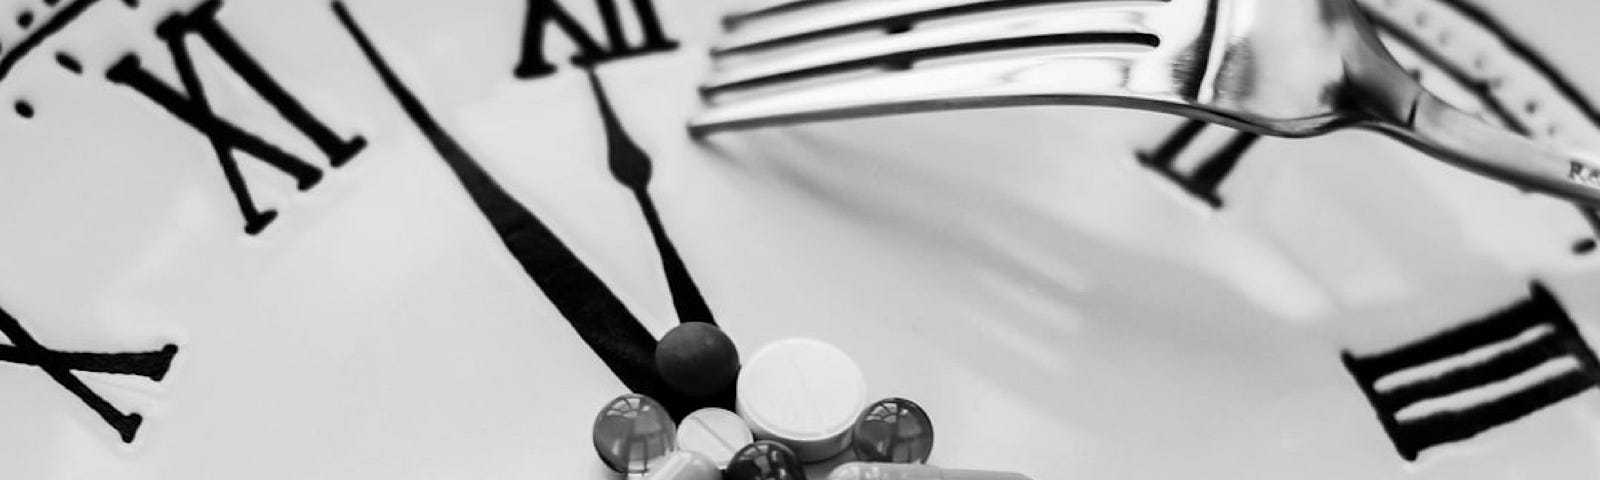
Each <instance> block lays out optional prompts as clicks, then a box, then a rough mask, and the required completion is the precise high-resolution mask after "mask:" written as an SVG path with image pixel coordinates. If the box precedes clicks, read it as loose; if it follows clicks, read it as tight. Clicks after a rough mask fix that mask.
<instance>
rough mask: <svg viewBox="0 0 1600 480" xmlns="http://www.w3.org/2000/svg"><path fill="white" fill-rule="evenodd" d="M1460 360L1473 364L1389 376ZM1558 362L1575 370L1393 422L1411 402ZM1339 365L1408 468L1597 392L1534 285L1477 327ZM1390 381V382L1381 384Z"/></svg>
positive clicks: (1579, 341) (1573, 343) (1587, 356)
mask: <svg viewBox="0 0 1600 480" xmlns="http://www.w3.org/2000/svg"><path fill="white" fill-rule="evenodd" d="M1468 356H1472V357H1478V358H1481V360H1477V361H1473V362H1469V363H1467V364H1465V365H1459V366H1453V368H1447V369H1445V370H1444V371H1443V372H1442V373H1438V374H1436V375H1432V376H1427V377H1426V378H1420V379H1410V380H1407V379H1404V378H1402V376H1401V375H1396V374H1399V373H1401V372H1405V371H1408V370H1412V369H1418V368H1430V367H1432V368H1434V369H1437V368H1438V367H1449V366H1452V363H1451V362H1452V361H1454V362H1455V363H1460V360H1461V359H1462V358H1470V357H1468ZM1559 359H1571V360H1573V361H1575V363H1576V365H1577V367H1576V368H1571V369H1567V370H1565V371H1563V372H1562V373H1560V374H1559V375H1555V376H1552V377H1548V378H1546V379H1544V380H1541V381H1538V382H1537V383H1534V384H1533V385H1532V386H1529V387H1526V388H1523V389H1521V390H1520V391H1516V392H1512V393H1509V394H1506V395H1504V396H1500V397H1498V398H1493V399H1491V400H1489V401H1487V402H1483V403H1479V404H1476V405H1473V406H1469V407H1464V408H1460V409H1454V410H1446V411H1439V412H1437V413H1432V414H1429V415H1426V416H1421V417H1417V418H1409V419H1402V418H1401V416H1400V412H1401V410H1402V409H1405V408H1406V407H1408V406H1412V405H1415V404H1417V403H1418V402H1423V401H1426V400H1430V399H1440V398H1444V397H1447V396H1450V395H1454V394H1458V393H1462V392H1466V391H1469V390H1474V389H1478V388H1481V387H1487V386H1490V385H1494V384H1497V383H1500V382H1505V381H1508V380H1510V379H1512V377H1516V376H1518V375H1519V374H1522V373H1524V372H1528V371H1530V370H1532V369H1534V368H1536V367H1540V366H1541V365H1545V364H1546V363H1547V362H1550V361H1552V360H1559ZM1343 360H1344V365H1345V368H1347V369H1348V370H1349V371H1350V374H1351V375H1352V376H1354V377H1355V379H1356V383H1358V384H1360V386H1361V391H1362V393H1364V394H1366V397H1367V400H1368V401H1370V402H1371V403H1372V407H1373V408H1374V409H1375V410H1377V413H1378V421H1379V423H1381V424H1382V425H1383V429H1384V431H1385V432H1387V433H1388V434H1389V438H1390V440H1393V441H1394V446H1395V449H1396V450H1398V451H1399V453H1400V456H1401V457H1404V458H1405V459H1406V460H1415V459H1416V458H1417V455H1418V454H1419V453H1420V452H1421V451H1423V450H1425V449H1427V448H1430V447H1433V446H1435V445H1440V444H1444V443H1450V442H1455V441H1460V440H1465V439H1468V438H1471V437H1474V436H1476V435H1478V434H1480V433H1483V432H1484V431H1487V430H1489V429H1491V428H1494V427H1497V426H1500V425H1504V424H1507V423H1511V422H1513V421H1516V420H1517V419H1519V418H1522V417H1524V416H1527V415H1529V414H1532V413H1534V412H1537V411H1539V410H1541V409H1544V408H1545V407H1549V406H1551V405H1554V404H1556V403H1558V402H1561V401H1562V400H1566V399H1568V398H1571V397H1573V396H1576V395H1578V394H1580V393H1583V392H1585V391H1587V390H1588V389H1590V388H1595V387H1597V386H1600V360H1596V357H1595V354H1594V351H1592V350H1590V349H1589V346H1588V344H1586V343H1584V340H1583V337H1582V336H1581V335H1580V334H1579V332H1578V329H1577V326H1576V325H1574V324H1573V323H1572V319H1571V318H1569V317H1568V316H1567V313H1566V311H1564V310H1563V309H1562V308H1561V304H1560V303H1558V302H1557V301H1556V299H1555V297H1554V296H1552V295H1551V294H1550V292H1549V291H1547V290H1545V288H1544V287H1543V286H1541V285H1538V284H1535V285H1533V287H1532V295H1531V296H1530V297H1529V298H1528V299H1527V300H1524V301H1522V302H1519V303H1516V304H1514V305H1511V306H1509V307H1507V308H1505V309H1503V310H1500V311H1498V312H1495V313H1493V314H1491V315H1489V316H1487V317H1484V318H1482V319H1479V320H1476V321H1473V322H1471V323H1467V324H1465V325H1462V326H1460V327H1456V328H1454V329H1451V330H1449V331H1446V332H1443V333H1439V334H1437V335H1434V336H1432V337H1429V338H1425V339H1422V340H1420V341H1417V342H1415V343H1412V344H1409V345H1406V346H1403V347H1400V348H1397V349H1394V350H1392V351H1388V352H1384V353H1380V354H1375V355H1369V356H1356V355H1354V354H1352V353H1350V352H1345V353H1344V354H1343ZM1391 375H1394V376H1395V378H1394V379H1391V381H1384V379H1385V378H1386V377H1390V376H1391ZM1395 379H1399V381H1395Z"/></svg>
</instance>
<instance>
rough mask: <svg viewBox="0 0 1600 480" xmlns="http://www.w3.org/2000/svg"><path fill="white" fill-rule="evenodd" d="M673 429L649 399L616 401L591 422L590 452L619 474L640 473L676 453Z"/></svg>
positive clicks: (626, 397)
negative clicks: (592, 426)
mask: <svg viewBox="0 0 1600 480" xmlns="http://www.w3.org/2000/svg"><path fill="white" fill-rule="evenodd" d="M677 435H678V432H677V427H676V426H675V425H673V424H672V417H670V416H668V415H667V409H666V408H663V407H662V406H661V404H659V403H656V401H655V400H652V399H651V398H650V397H646V396H644V395H638V394H627V395H623V396H620V397H617V398H616V399H615V400H612V401H611V402H610V403H607V404H606V407H605V408H603V409H601V410H600V414H599V415H596V416H595V419H594V450H595V452H596V453H599V454H600V460H602V461H604V462H605V463H606V466H608V467H611V469H612V470H616V471H618V472H621V473H644V472H645V471H647V470H649V469H650V466H651V464H652V463H654V461H655V459H656V458H657V457H660V456H662V455H666V454H668V453H671V452H672V451H674V450H677V449H678V440H677Z"/></svg>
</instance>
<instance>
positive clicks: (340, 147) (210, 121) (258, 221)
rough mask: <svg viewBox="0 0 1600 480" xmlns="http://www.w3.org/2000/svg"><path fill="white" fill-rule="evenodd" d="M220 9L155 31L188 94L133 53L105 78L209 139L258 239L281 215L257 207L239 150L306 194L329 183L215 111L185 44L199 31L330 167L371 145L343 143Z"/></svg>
mask: <svg viewBox="0 0 1600 480" xmlns="http://www.w3.org/2000/svg"><path fill="white" fill-rule="evenodd" d="M221 6H222V3H221V1H220V0H209V1H207V2H205V3H202V4H200V6H199V7H197V8H195V9H194V10H193V11H191V12H189V13H188V14H182V13H179V14H174V15H172V16H170V17H168V18H166V19H165V20H164V21H162V22H161V24H160V25H159V26H157V27H156V34H157V35H158V36H159V37H160V38H161V39H162V40H164V41H165V42H166V44H167V49H168V53H169V54H171V56H172V61H173V64H174V65H176V66H177V70H178V76H179V77H180V78H181V79H182V82H183V88H182V90H179V89H175V88H173V87H171V86H168V85H167V84H166V83H164V82H163V81H161V80H160V79H158V78H156V76H155V75H154V74H152V73H150V72H149V71H148V70H145V69H144V67H143V66H142V65H141V64H140V61H139V57H137V56H135V55H133V54H128V55H126V56H124V57H122V59H121V60H119V61H118V62H117V63H116V64H115V65H113V66H112V67H111V69H109V70H107V71H106V79H107V80H110V81H112V82H114V83H118V84H122V85H126V86H128V87H130V88H132V89H133V90H135V91H137V92H139V93H140V94H143V95H144V96H145V97H148V98H149V99H150V100H151V101H154V102H155V103H156V104H158V105H160V106H161V107H162V108H164V109H166V110H167V111H168V112H170V113H171V114H172V115H173V116H175V117H177V118H178V119H179V120H181V121H183V122H184V123H186V124H188V125H189V126H190V127H192V128H194V129H195V130H198V131H199V132H200V133H202V134H204V135H205V136H206V137H207V138H208V139H210V141H211V146H212V148H213V149H214V150H215V151H216V156H217V160H218V162H219V163H221V165H222V172H223V174H224V175H225V176H226V177H227V181H228V187H229V188H230V189H231V190H232V191H233V196H234V199H235V200H236V201H237V202H238V205H239V213H240V214H242V215H243V216H244V220H245V227H244V231H245V233H247V234H250V235H255V234H257V233H260V232H261V230H262V229H264V228H266V227H267V225H269V224H271V223H272V221H273V220H274V219H276V218H277V212H276V211H274V210H270V209H268V210H262V209H260V208H259V207H257V206H256V204H255V200H254V199H253V198H252V197H251V196H250V189H249V187H248V185H246V184H245V180H244V176H243V175H242V174H241V173H240V172H239V165H238V162H236V161H235V160H234V158H233V151H234V150H238V151H241V152H245V153H248V154H250V155H251V156H254V157H256V158H257V159H260V160H261V161H262V162H265V163H266V164H268V165H271V166H273V167H274V168H277V169H278V170H280V171H282V172H283V173H285V174H287V175H289V176H290V177H293V178H294V179H295V182H296V185H297V186H298V188H299V189H300V190H301V191H305V190H309V189H311V187H314V186H316V185H317V182H319V181H321V180H322V170H321V169H319V168H317V167H316V166H315V165H312V164H311V163H310V162H307V161H306V160H304V159H302V158H301V157H300V156H297V155H295V154H293V153H289V152H288V151H285V150H284V149H282V148H280V147H278V146H276V145H273V144H272V143H270V142H268V141H266V140H263V139H262V137H260V136H258V135H256V134H253V133H250V132H249V131H246V130H245V129H243V128H240V127H239V126H238V125H235V124H234V123H232V122H229V121H228V120H225V119H223V118H221V117H218V116H217V115H216V114H215V113H213V112H212V109H211V104H210V102H209V101H208V100H207V99H206V94H205V89H204V85H203V84H202V83H201V82H200V79H199V76H198V75H197V74H196V73H195V69H194V61H193V60H192V59H191V58H190V56H189V49H188V46H187V44H186V43H185V38H186V37H188V36H189V35H190V34H194V35H197V36H199V37H200V39H201V40H203V41H205V43H206V44H207V45H210V46H211V49H212V50H213V51H215V52H216V53H217V55H218V56H219V57H221V58H222V60H223V61H224V62H225V63H226V64H227V65H228V67H229V68H230V69H232V70H233V71H234V73H236V74H237V75H238V76H239V77H240V78H242V79H244V81H245V83H246V84H248V85H249V86H250V88H251V89H253V90H255V92H256V93H257V94H259V95H260V96H261V98H262V99H264V100H266V101H267V103H269V104H271V105H272V107H273V108H274V109H276V110H277V112H278V114H279V115H281V116H282V117H283V119H284V120H286V121H288V122H289V124H290V125H293V126H294V128H295V129H296V130H299V131H300V133H301V134H303V135H305V136H306V138H307V139H309V140H311V143H313V144H314V145H316V146H317V149H319V150H321V151H322V154H323V155H325V156H326V157H327V158H328V163H329V165H332V166H333V167H335V168H337V167H340V166H343V165H344V164H345V163H347V162H349V161H350V159H351V157H354V156H355V155H356V154H357V153H360V152H361V150H362V149H363V148H364V147H366V140H365V139H363V138H362V137H359V136H356V137H352V138H349V139H344V138H340V136H339V135H338V134H336V133H334V132H333V130H332V129H331V128H329V127H328V126H327V125H326V124H325V123H323V122H322V121H321V120H318V119H317V117H316V116H315V115H313V114H312V113H311V112H310V111H308V110H306V108H305V106H304V105H301V104H300V102H299V101H298V100H295V98H294V97H293V96H291V95H290V94H289V92H288V91H286V90H284V88H283V86H282V85H280V84H278V82H277V81H276V80H274V79H273V78H272V76H271V75H270V74H268V73H267V71H266V70H265V69H263V68H262V67H261V64H259V63H256V61H255V59H254V58H251V56H250V54H249V53H247V52H246V51H245V50H244V48H243V47H242V46H240V45H239V43H238V42H237V41H236V40H234V38H233V35H232V34H230V33H228V29H227V28H226V27H224V26H223V25H222V24H221V23H219V22H218V21H217V10H218V9H220V8H221Z"/></svg>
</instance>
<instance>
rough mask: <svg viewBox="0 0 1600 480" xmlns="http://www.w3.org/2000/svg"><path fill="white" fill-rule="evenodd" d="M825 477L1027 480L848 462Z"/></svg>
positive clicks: (975, 472) (1010, 475) (994, 474)
mask: <svg viewBox="0 0 1600 480" xmlns="http://www.w3.org/2000/svg"><path fill="white" fill-rule="evenodd" d="M828 480H1031V479H1029V478H1028V477H1027V476H1026V475H1022V474H1020V473H1011V472H985V471H980V470H950V469H943V468H939V467H935V466H931V465H918V464H902V463H867V462H850V463H846V464H844V465H840V466H839V468H835V469H833V473H832V474H829V475H828Z"/></svg>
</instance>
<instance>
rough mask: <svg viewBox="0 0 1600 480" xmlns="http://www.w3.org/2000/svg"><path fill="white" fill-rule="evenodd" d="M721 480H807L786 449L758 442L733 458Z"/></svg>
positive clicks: (776, 444)
mask: <svg viewBox="0 0 1600 480" xmlns="http://www.w3.org/2000/svg"><path fill="white" fill-rule="evenodd" d="M723 480H806V469H805V467H804V466H802V465H801V464H800V457H798V456H796V455H795V454H794V451H793V450H790V449H789V447H785V446H783V444H781V443H778V442H774V441H770V440H761V441H758V442H755V443H752V444H749V445H745V446H744V448H741V449H739V452H738V453H735V454H733V460H731V461H729V462H728V468H727V470H725V471H724V472H723Z"/></svg>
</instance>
